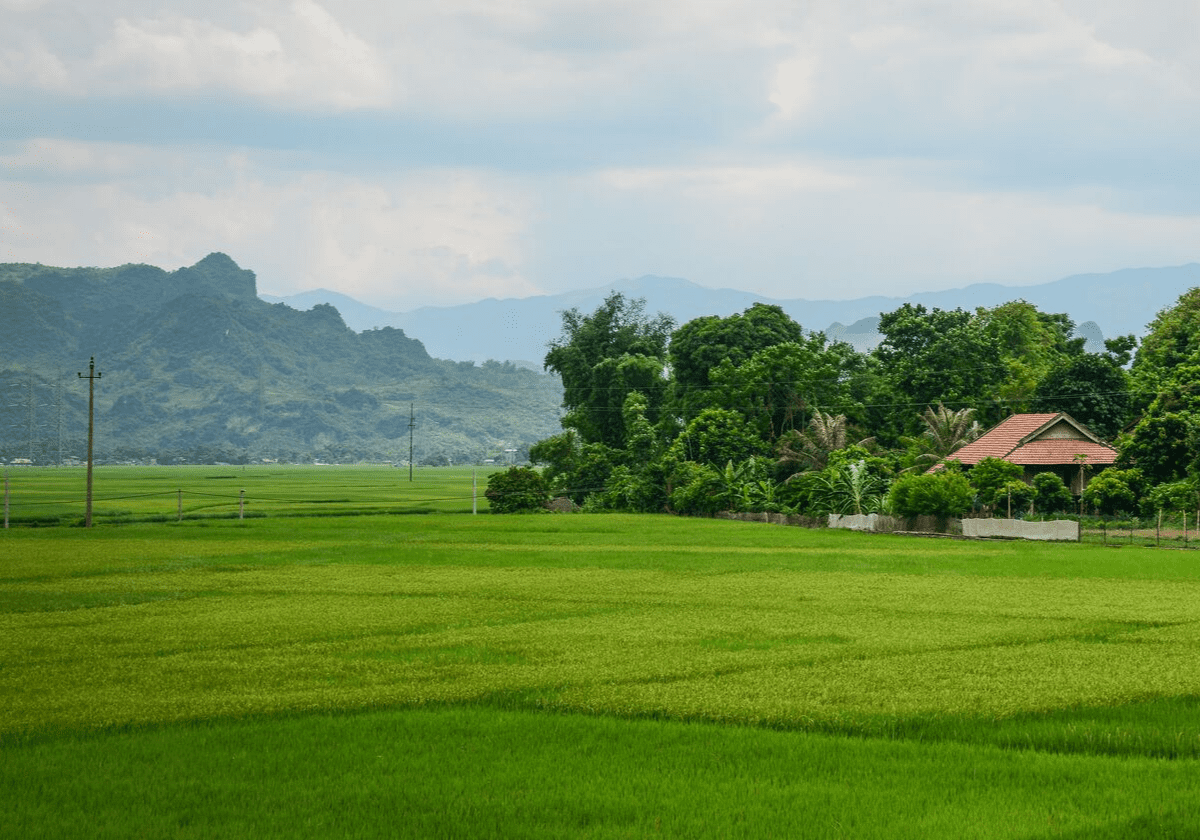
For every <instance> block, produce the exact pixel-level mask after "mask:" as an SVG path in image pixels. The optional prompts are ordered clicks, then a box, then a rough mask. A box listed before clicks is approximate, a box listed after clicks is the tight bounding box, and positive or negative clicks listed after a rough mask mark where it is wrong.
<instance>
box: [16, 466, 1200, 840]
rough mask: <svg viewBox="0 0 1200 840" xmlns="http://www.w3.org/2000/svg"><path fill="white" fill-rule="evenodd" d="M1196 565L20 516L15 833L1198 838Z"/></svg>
mask: <svg viewBox="0 0 1200 840" xmlns="http://www.w3.org/2000/svg"><path fill="white" fill-rule="evenodd" d="M210 469H211V468H210ZM398 472H399V471H393V472H392V473H390V475H395V474H396V473H398ZM404 477H405V478H407V475H405V476H404ZM468 487H469V474H468ZM331 498H332V497H331ZM467 500H468V503H469V494H468V497H467ZM1194 558H1195V555H1194V554H1192V553H1188V552H1172V551H1155V550H1151V549H1139V548H1123V549H1120V550H1114V549H1104V548H1101V547H1095V546H1083V545H1053V546H1051V545H1037V544H1031V543H969V542H960V541H949V540H924V539H915V538H905V537H890V536H872V535H862V534H854V533H848V532H827V531H806V530H802V529H797V528H780V527H769V526H763V525H755V524H748V523H737V522H724V521H714V520H685V519H675V518H669V517H649V516H643V517H625V516H583V515H576V516H550V515H546V516H528V517H496V516H477V517H472V516H470V515H449V514H433V515H429V516H361V517H352V518H344V517H338V518H329V517H323V518H283V517H279V518H275V517H273V518H269V519H252V520H247V521H244V522H239V521H236V520H233V521H230V520H223V519H213V520H203V519H201V520H185V521H184V522H182V523H174V522H168V523H138V524H130V525H124V526H119V527H116V526H106V527H99V528H96V529H93V530H92V531H90V532H89V531H84V530H82V529H77V528H55V529H43V528H35V529H29V528H20V529H13V530H10V531H7V532H3V533H2V534H0V622H2V626H0V744H2V749H0V799H2V801H3V802H4V803H5V808H4V816H3V820H4V823H3V833H4V834H5V835H11V836H44V837H51V836H53V837H62V836H135V835H137V836H171V837H199V836H218V835H219V836H242V835H244V836H256V837H257V836H278V837H295V836H309V837H325V836H330V835H336V836H393V835H401V836H414V837H416V836H419V837H425V836H447V837H450V836H454V837H468V836H469V837H479V836H484V837H487V836H495V837H511V836H531V837H543V836H544V837H558V836H572V835H574V836H596V837H641V836H647V835H656V834H661V835H665V836H677V837H682V836H687V837H692V836H713V837H731V836H747V837H750V836H806V837H846V836H849V837H914V838H915V837H1071V838H1084V837H1088V838H1091V837H1101V838H1107V837H1111V838H1117V837H1195V836H1200V808H1198V807H1197V806H1196V805H1194V804H1193V803H1196V802H1200V773H1198V772H1197V771H1198V770H1200V766H1198V763H1197V762H1198V759H1200V701H1198V700H1197V698H1198V697H1200V597H1198V596H1200V563H1196V562H1195V561H1194Z"/></svg>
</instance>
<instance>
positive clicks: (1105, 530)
mask: <svg viewBox="0 0 1200 840" xmlns="http://www.w3.org/2000/svg"><path fill="white" fill-rule="evenodd" d="M1100 533H1101V534H1102V535H1103V536H1102V539H1103V540H1104V544H1105V545H1108V523H1107V522H1105V521H1104V520H1103V519H1101V520H1100Z"/></svg>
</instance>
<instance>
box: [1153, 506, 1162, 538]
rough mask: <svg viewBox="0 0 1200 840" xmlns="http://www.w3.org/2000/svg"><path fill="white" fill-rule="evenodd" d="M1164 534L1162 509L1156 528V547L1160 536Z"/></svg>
mask: <svg viewBox="0 0 1200 840" xmlns="http://www.w3.org/2000/svg"><path fill="white" fill-rule="evenodd" d="M1161 533H1162V508H1159V509H1158V523H1157V524H1156V525H1155V526H1154V545H1155V546H1157V545H1158V541H1159V536H1160V534H1161Z"/></svg>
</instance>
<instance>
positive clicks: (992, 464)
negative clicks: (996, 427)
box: [971, 458, 1029, 510]
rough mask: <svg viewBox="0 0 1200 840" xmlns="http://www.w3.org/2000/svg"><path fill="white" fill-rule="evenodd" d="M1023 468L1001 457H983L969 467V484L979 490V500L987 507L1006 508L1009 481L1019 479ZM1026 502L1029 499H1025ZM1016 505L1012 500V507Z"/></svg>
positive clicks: (1023, 471) (1023, 470) (1014, 507)
mask: <svg viewBox="0 0 1200 840" xmlns="http://www.w3.org/2000/svg"><path fill="white" fill-rule="evenodd" d="M1024 473H1025V468H1024V467H1021V466H1019V465H1017V464H1013V463H1011V462H1009V461H1005V460H1004V459H1002V458H984V459H983V460H982V461H980V462H979V463H978V464H976V465H975V466H973V467H971V484H973V485H974V486H975V489H976V490H978V491H979V501H980V502H981V503H982V504H984V505H987V506H988V507H989V508H991V507H995V508H997V509H1004V510H1007V509H1008V494H1007V492H1006V490H1007V487H1008V484H1009V482H1012V481H1019V480H1020V479H1021V476H1022V475H1023V474H1024ZM1025 501H1026V502H1028V501H1029V500H1028V499H1026V500H1025ZM1016 507H1017V505H1016V502H1015V501H1014V502H1013V509H1014V510H1015V509H1016Z"/></svg>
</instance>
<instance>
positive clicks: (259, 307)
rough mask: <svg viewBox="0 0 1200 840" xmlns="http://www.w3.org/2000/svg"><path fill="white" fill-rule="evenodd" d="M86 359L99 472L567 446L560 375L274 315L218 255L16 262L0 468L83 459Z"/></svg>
mask: <svg viewBox="0 0 1200 840" xmlns="http://www.w3.org/2000/svg"><path fill="white" fill-rule="evenodd" d="M89 357H95V360H96V366H97V369H98V370H99V371H100V373H101V374H102V378H101V379H100V380H98V381H97V382H96V386H97V387H96V428H97V457H98V458H100V459H102V460H144V459H148V458H155V459H158V460H159V461H164V460H165V461H172V462H178V461H189V462H194V461H206V462H211V461H229V462H234V461H242V460H245V459H248V458H249V459H254V460H258V459H272V460H276V459H278V460H288V461H311V460H323V461H345V460H355V461H357V460H384V459H386V460H392V461H398V460H403V459H406V458H407V457H408V453H409V444H410V440H412V441H413V453H414V460H417V461H418V462H426V463H445V462H447V461H451V460H453V461H454V462H456V463H471V462H478V461H482V460H486V459H487V458H494V457H499V458H504V457H507V456H506V455H505V454H504V453H505V451H506V450H514V449H515V450H518V451H519V450H522V449H524V448H526V447H528V446H529V445H530V444H532V443H534V442H536V441H538V440H540V439H542V438H545V437H547V436H549V435H551V434H554V433H556V432H557V431H559V430H560V429H559V423H558V417H559V414H558V407H559V405H560V404H561V401H562V386H561V383H560V382H559V380H558V378H557V377H555V376H550V375H546V374H540V373H536V372H533V371H529V370H524V369H520V368H518V367H516V366H515V365H512V364H501V363H499V362H490V363H487V364H484V365H482V366H477V365H475V364H474V363H473V362H470V361H467V362H454V361H449V360H445V359H434V358H432V357H431V356H430V355H429V354H428V353H427V352H426V350H425V347H424V346H423V345H422V344H421V342H420V341H418V340H416V339H414V338H410V337H409V336H408V335H406V334H405V332H404V331H403V330H400V329H396V328H394V327H386V326H385V327H382V328H380V329H377V330H365V331H355V330H352V329H350V328H349V327H347V326H346V323H345V322H344V321H343V319H342V316H341V315H340V314H339V313H338V311H337V310H336V309H334V308H333V307H332V306H329V305H327V304H317V305H316V306H313V307H311V308H309V309H306V310H305V311H299V310H297V309H295V308H293V307H290V306H287V305H285V304H271V303H267V302H266V301H263V300H261V299H259V297H258V295H257V288H256V279H255V276H254V273H253V272H252V271H248V270H245V269H242V268H240V267H239V266H238V265H237V264H236V263H234V261H233V260H231V259H230V258H229V257H228V256H226V255H224V254H210V255H209V256H207V257H205V258H204V259H203V260H201V261H200V262H198V263H197V264H196V265H194V266H190V267H187V268H181V269H179V270H177V271H173V272H167V271H164V270H162V269H160V268H155V267H153V266H148V265H125V266H119V267H116V268H54V267H50V266H44V265H33V264H25V263H15V264H5V265H0V385H3V386H5V387H4V388H3V392H2V394H0V395H2V396H4V397H5V399H3V400H0V459H4V460H8V461H10V462H11V461H12V460H14V459H16V458H28V459H29V460H32V461H34V462H36V463H55V462H57V461H58V460H59V458H58V456H59V453H60V452H61V453H62V454H63V455H64V456H67V457H71V456H74V457H79V456H80V455H81V454H82V451H83V449H84V445H83V441H84V438H85V437H86V430H87V416H86V405H87V388H86V386H85V385H82V384H81V383H80V380H79V378H78V376H77V373H79V372H81V371H86V370H87V369H88V360H89ZM414 418H415V419H414ZM410 424H411V430H410Z"/></svg>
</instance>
